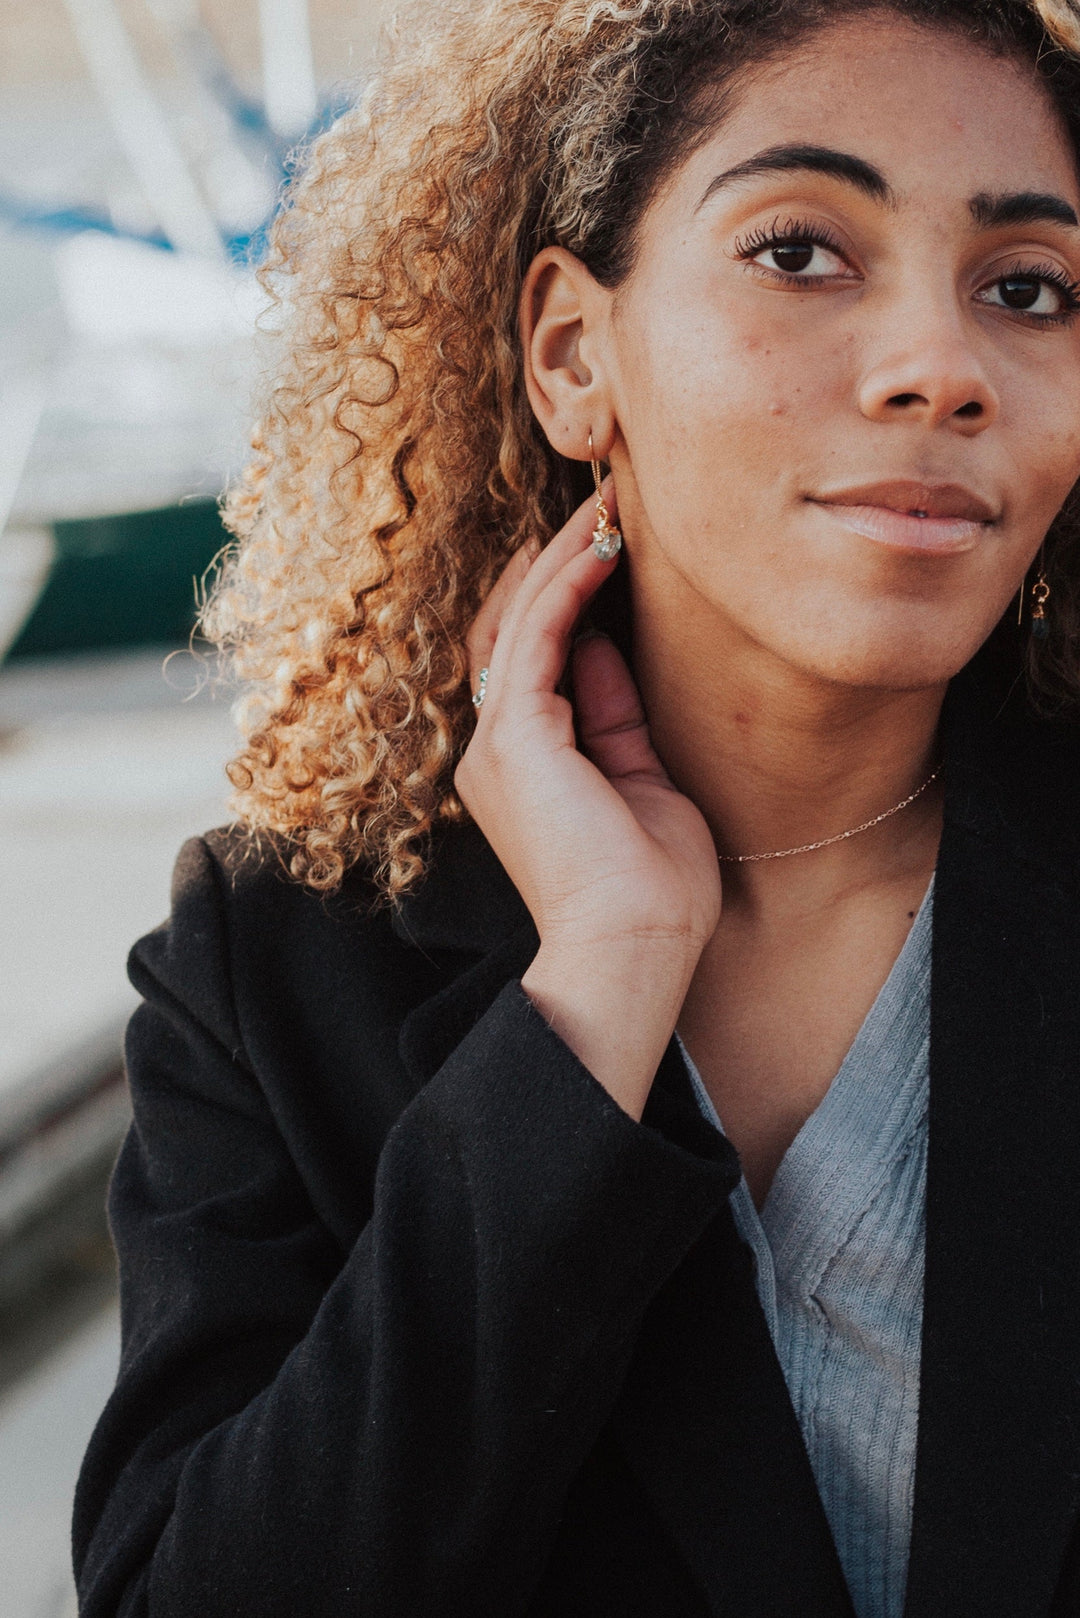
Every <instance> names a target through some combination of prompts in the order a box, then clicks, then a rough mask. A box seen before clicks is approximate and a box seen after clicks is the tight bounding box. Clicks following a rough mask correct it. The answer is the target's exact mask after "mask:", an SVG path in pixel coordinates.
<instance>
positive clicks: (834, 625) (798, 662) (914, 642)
mask: <svg viewBox="0 0 1080 1618" xmlns="http://www.w3.org/2000/svg"><path fill="white" fill-rule="evenodd" d="M859 616H860V615H857V614H855V613H854V612H853V613H851V614H844V613H838V614H836V616H835V618H833V619H832V621H831V622H830V624H829V626H828V629H827V631H826V632H822V633H819V634H816V635H813V636H808V637H806V638H805V639H802V637H800V640H801V644H798V643H796V642H795V641H794V640H789V641H788V642H787V644H786V646H784V647H780V646H777V645H776V644H775V642H774V643H773V645H772V646H771V647H770V649H771V650H773V651H774V652H779V653H780V656H781V657H782V658H783V659H784V661H785V662H788V663H789V664H793V665H795V666H796V667H798V668H800V669H801V670H802V671H803V672H804V673H806V674H808V675H810V676H811V677H812V678H816V679H818V680H823V681H826V682H827V683H828V684H830V685H839V686H845V687H848V688H849V689H850V688H851V687H859V688H862V689H864V690H875V691H915V690H926V689H929V688H931V687H940V686H945V685H947V684H948V682H949V681H950V680H951V679H952V678H953V676H954V675H956V674H959V672H960V670H961V669H962V668H963V667H964V666H965V664H967V663H968V662H970V661H971V659H972V658H973V657H974V656H975V653H976V652H977V651H978V650H979V647H980V646H981V645H982V644H983V642H984V641H985V640H986V639H987V637H988V636H989V635H990V633H991V631H992V630H993V627H994V623H995V622H996V621H997V620H996V618H995V619H994V620H993V621H991V622H990V623H989V624H988V625H987V626H986V627H985V628H984V627H983V626H982V625H979V626H978V627H977V628H973V627H972V625H971V624H970V622H968V623H966V624H965V625H964V626H963V628H962V629H961V628H960V627H958V626H957V624H956V623H955V622H950V621H949V618H948V615H939V614H937V613H934V612H933V611H931V610H928V609H927V607H926V606H925V604H921V605H920V606H919V608H918V611H917V614H916V615H914V621H913V614H912V612H911V610H910V608H909V609H908V610H907V611H906V612H904V613H901V614H900V615H899V621H897V618H896V617H894V616H893V615H892V614H888V615H886V616H885V617H884V618H878V617H876V615H872V616H871V619H870V621H869V622H867V621H866V619H865V616H863V621H862V622H861V623H860V622H859V621H858V620H859ZM838 627H841V628H842V633H837V629H838ZM770 638H771V637H770Z"/></svg>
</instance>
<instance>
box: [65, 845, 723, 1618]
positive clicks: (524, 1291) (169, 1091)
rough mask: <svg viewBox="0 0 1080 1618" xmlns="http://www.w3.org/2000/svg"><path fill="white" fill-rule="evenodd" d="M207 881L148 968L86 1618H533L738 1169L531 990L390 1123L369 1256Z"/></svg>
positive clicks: (158, 944) (88, 1522)
mask: <svg viewBox="0 0 1080 1618" xmlns="http://www.w3.org/2000/svg"><path fill="white" fill-rule="evenodd" d="M198 847H199V848H201V847H202V845H198ZM200 858H201V861H202V864H201V865H200V863H199V860H200ZM193 859H194V861H195V865H196V867H197V869H196V879H195V880H192V879H191V874H190V873H191V865H192V860H193ZM209 867H210V857H209V856H208V855H207V854H206V852H205V849H202V853H201V856H194V855H190V854H189V857H188V868H189V879H188V880H187V881H186V882H185V884H184V888H183V893H182V896H181V897H179V898H178V897H177V896H176V895H175V894H174V908H173V916H172V920H171V922H170V923H169V924H168V925H167V927H165V928H164V929H161V930H159V932H158V934H156V935H155V934H152V935H150V938H149V939H147V940H143V941H142V943H141V944H140V945H139V946H137V947H136V950H135V951H134V953H133V963H132V977H133V981H134V982H135V983H136V986H137V988H138V989H139V990H140V991H141V993H142V995H143V997H144V1003H143V1005H142V1006H141V1007H140V1009H139V1010H138V1011H137V1013H136V1014H135V1017H134V1019H133V1023H132V1026H131V1030H130V1033H129V1041H128V1066H129V1079H130V1084H131V1090H132V1099H133V1106H134V1122H133V1125H132V1128H131V1131H130V1133H129V1136H128V1139H127V1141H126V1143H125V1145H124V1148H123V1150H122V1152H121V1156H120V1159H119V1162H118V1164H117V1168H116V1172H115V1175H114V1179H113V1185H112V1191H111V1197H110V1215H111V1222H112V1228H113V1234H114V1239H115V1242H116V1246H117V1250H118V1253H119V1258H120V1270H121V1308H122V1326H123V1346H122V1355H121V1364H120V1372H119V1377H118V1381H117V1386H116V1390H115V1392H114V1394H113V1396H112V1399H111V1400H110V1403H109V1405H108V1406H107V1408H106V1410H105V1413H104V1415H103V1417H102V1419H101V1421H100V1423H99V1425H98V1428H97V1431H96V1433H95V1435H94V1438H93V1440H92V1443H91V1446H90V1449H89V1452H88V1455H87V1458H86V1461H85V1463H84V1467H83V1473H82V1477H81V1479H80V1484H79V1489H78V1494H77V1499H76V1513H75V1555H76V1570H77V1578H78V1584H79V1591H80V1601H81V1605H80V1612H81V1613H82V1614H83V1615H84V1618H120V1615H123V1618H135V1615H140V1618H143V1615H145V1618H219V1615H220V1618H225V1615H226V1614H229V1615H233V1614H237V1613H251V1614H256V1613H257V1614H258V1615H259V1618H277V1615H280V1618H297V1615H298V1614H301V1613H302V1614H304V1618H341V1615H342V1614H343V1613H346V1612H356V1613H362V1614H370V1615H373V1618H408V1615H413V1614H415V1615H417V1618H419V1615H423V1618H440V1615H449V1614H455V1615H456V1614H458V1613H465V1612H468V1613H469V1614H470V1615H477V1618H479V1615H484V1614H491V1615H493V1618H494V1615H496V1614H497V1615H499V1618H512V1615H514V1614H518V1613H524V1612H526V1611H527V1609H528V1605H529V1601H530V1597H531V1595H532V1593H533V1591H534V1590H535V1588H536V1586H537V1584H538V1582H539V1580H540V1578H541V1576H542V1574H543V1571H544V1567H545V1564H546V1561H547V1558H548V1555H549V1552H550V1546H551V1543H552V1540H553V1537H554V1534H555V1532H556V1529H557V1525H558V1520H559V1512H560V1507H561V1504H562V1501H563V1499H564V1497H565V1495H566V1493H567V1491H568V1488H569V1486H570V1484H571V1482H572V1480H573V1478H574V1476H575V1474H576V1473H577V1472H578V1470H579V1469H580V1467H581V1465H582V1463H583V1461H584V1459H585V1457H586V1456H587V1454H588V1452H589V1450H590V1448H591V1447H592V1445H593V1444H594V1442H595V1440H596V1438H597V1436H598V1434H599V1433H600V1431H601V1429H602V1427H603V1425H604V1423H605V1421H606V1419H607V1417H608V1415H609V1413H610V1410H611V1407H612V1405H613V1403H614V1401H615V1398H616V1396H617V1394H618V1389H619V1383H620V1378H621V1376H622V1374H623V1372H624V1370H625V1367H626V1364H627V1361H628V1359H629V1356H630V1353H631V1351H632V1348H633V1344H634V1340H635V1335H636V1332H637V1329H638V1326H639V1324H640V1321H641V1317H642V1315H643V1313H644V1310H645V1308H646V1307H647V1305H648V1303H649V1301H650V1299H651V1298H652V1297H653V1296H654V1294H655V1293H656V1292H657V1291H658V1290H659V1289H660V1287H661V1286H662V1285H663V1283H664V1282H665V1280H666V1279H667V1278H668V1276H669V1275H670V1274H671V1273H672V1271H673V1270H674V1269H675V1268H676V1267H677V1266H678V1264H679V1263H680V1261H681V1259H682V1258H683V1256H684V1255H685V1254H686V1252H687V1251H688V1249H689V1248H690V1247H691V1246H692V1245H693V1243H694V1242H695V1240H696V1239H697V1237H698V1236H699V1235H700V1234H701V1232H702V1230H703V1229H704V1227H705V1226H706V1224H707V1223H708V1222H709V1221H710V1219H711V1218H712V1217H713V1216H714V1215H715V1213H716V1211H717V1209H718V1208H719V1207H720V1206H721V1205H722V1203H723V1200H724V1199H725V1198H726V1196H727V1194H728V1192H729V1190H730V1189H731V1185H732V1183H733V1180H734V1177H735V1172H734V1171H733V1168H732V1164H731V1161H730V1156H727V1157H725V1156H724V1155H723V1154H721V1155H720V1156H719V1157H718V1158H715V1159H710V1158H708V1157H706V1156H701V1155H698V1154H697V1153H696V1152H694V1151H690V1150H687V1149H685V1148H684V1147H683V1146H681V1145H678V1144H676V1143H675V1142H674V1141H672V1140H671V1139H668V1138H666V1137H665V1136H664V1135H662V1134H660V1133H658V1132H656V1131H655V1130H653V1129H651V1128H649V1127H647V1126H645V1125H643V1124H638V1123H635V1122H633V1121H632V1120H631V1119H630V1118H629V1117H627V1115H626V1114H624V1113H623V1112H622V1111H621V1110H620V1109H619V1108H618V1107H617V1106H616V1105H615V1103H614V1102H612V1101H611V1099H610V1098H609V1096H608V1095H607V1094H606V1092H605V1091H604V1090H603V1089H602V1088H601V1087H600V1086H599V1085H598V1084H597V1083H596V1081H595V1080H594V1079H593V1078H592V1076H591V1075H590V1074H589V1073H588V1072H587V1071H586V1070H585V1069H584V1068H583V1067H582V1066H581V1065H580V1064H579V1063H578V1062H577V1060H576V1058H575V1057H574V1056H573V1054H572V1053H571V1052H570V1051H569V1050H568V1048H567V1047H566V1046H565V1045H563V1044H562V1042H561V1041H560V1040H559V1039H558V1038H557V1037H556V1036H555V1035H554V1034H553V1033H552V1031H551V1030H550V1028H549V1027H548V1026H547V1024H546V1023H545V1022H544V1020H543V1019H542V1017H541V1016H540V1015H539V1014H538V1013H537V1012H536V1011H535V1010H534V1008H533V1007H532V1005H531V1003H530V1001H529V1000H528V998H527V997H526V996H525V995H524V993H523V992H522V989H521V986H520V983H519V982H512V983H510V984H508V985H507V987H506V988H505V989H504V990H503V991H502V992H501V993H500V995H499V996H498V998H497V999H496V1000H495V1002H494V1004H492V1005H491V1007H490V1008H489V1010H488V1011H487V1012H486V1013H485V1014H484V1015H483V1016H482V1017H481V1019H480V1020H479V1022H478V1023H476V1025H475V1026H474V1027H473V1028H472V1030H471V1031H470V1032H469V1033H468V1034H467V1036H466V1037H465V1038H464V1039H463V1040H462V1042H461V1044H460V1045H458V1047H457V1048H456V1049H455V1050H454V1051H453V1052H452V1053H451V1054H450V1056H449V1058H448V1059H447V1060H446V1061H445V1062H444V1064H443V1066H442V1067H441V1068H440V1069H439V1071H438V1072H437V1073H436V1075H435V1077H434V1078H433V1079H432V1080H431V1082H430V1083H429V1084H428V1085H426V1086H425V1087H424V1089H423V1090H422V1091H421V1092H420V1094H419V1095H418V1096H417V1097H416V1099H415V1100H414V1101H413V1102H412V1103H411V1104H410V1105H409V1106H408V1107H407V1108H406V1110H405V1111H404V1112H403V1113H402V1114H401V1115H400V1117H399V1118H398V1120H397V1122H396V1123H395V1125H394V1126H393V1128H392V1129H391V1131H390V1133H389V1135H388V1136H387V1138H386V1140H385V1144H384V1146H383V1148H382V1151H381V1154H380V1155H379V1159H378V1167H377V1172H376V1177H375V1185H374V1188H373V1196H372V1206H373V1213H372V1217H371V1219H370V1221H369V1223H368V1224H367V1226H366V1227H365V1228H364V1230H363V1231H362V1232H361V1234H360V1236H359V1238H358V1239H357V1241H356V1243H355V1246H354V1247H353V1248H352V1250H351V1251H350V1252H348V1253H347V1254H346V1255H345V1257H344V1262H342V1254H341V1252H340V1250H339V1248H338V1247H337V1245H336V1244H335V1242H334V1240H333V1239H332V1238H331V1236H330V1234H329V1232H328V1231H327V1230H326V1229H325V1227H324V1226H323V1225H322V1224H321V1223H320V1221H319V1219H318V1218H317V1216H316V1214H315V1213H314V1211H313V1208H312V1205H311V1203H310V1201H309V1199H308V1197H307V1195H306V1194H305V1191H304V1187H303V1183H302V1180H301V1178H300V1175H299V1173H298V1171H297V1168H296V1165H295V1163H294V1162H293V1160H292V1158H291V1157H290V1154H289V1151H288V1149H287V1146H286V1143H285V1139H284V1137H283V1135H282V1133H281V1131H280V1130H279V1129H278V1128H277V1127H276V1125H275V1121H274V1116H273V1113H272V1110H271V1108H270V1105H269V1103H268V1100H267V1098H266V1095H265V1094H264V1092H263V1090H262V1089H261V1087H260V1084H259V1079H258V1074H257V1073H253V1072H252V1071H250V1068H249V1065H248V1063H247V1060H246V1057H245V1053H244V1050H243V1048H242V1047H241V1043H240V1039H239V1034H238V1031H237V1027H236V1018H235V1012H234V1011H233V1009H232V1007H231V1002H230V997H229V992H228V955H227V948H226V941H225V937H224V933H225V919H224V915H223V910H222V899H221V897H220V895H219V894H218V892H217V885H216V882H215V879H214V878H213V875H212V873H211V871H210V869H209ZM357 1071H358V1074H362V1061H361V1060H360V1057H359V1053H358V1061H357ZM358 1082H359V1081H358Z"/></svg>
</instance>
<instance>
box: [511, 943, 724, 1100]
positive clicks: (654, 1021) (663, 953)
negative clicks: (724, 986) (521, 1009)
mask: <svg viewBox="0 0 1080 1618" xmlns="http://www.w3.org/2000/svg"><path fill="white" fill-rule="evenodd" d="M699 954H700V949H695V948H693V946H688V945H687V944H686V943H685V942H684V941H681V940H671V939H668V938H666V937H664V938H661V939H657V938H653V937H643V938H640V937H639V938H625V937H623V938H619V939H616V940H603V941H597V942H594V943H591V944H589V945H587V946H586V945H581V944H574V945H572V946H571V945H559V946H556V945H552V944H544V945H541V948H540V950H539V952H538V953H537V955H536V957H535V959H534V960H533V962H532V964H531V965H530V967H529V969H528V971H527V972H526V973H525V975H524V977H523V978H522V988H523V989H524V991H525V993H526V994H527V995H528V997H529V999H530V1000H531V1001H532V1002H533V1005H534V1006H535V1007H536V1009H537V1010H538V1011H539V1012H540V1014H541V1016H543V1017H544V1019H545V1020H546V1021H547V1022H548V1024H549V1025H550V1026H551V1028H552V1029H553V1030H554V1032H555V1033H556V1034H557V1035H558V1036H559V1038H560V1039H562V1041H563V1042H564V1044H566V1045H567V1046H569V1048H570V1049H571V1050H572V1051H573V1052H574V1054H575V1055H576V1056H577V1058H578V1060H579V1061H580V1062H581V1063H582V1065H583V1066H584V1067H587V1068H588V1069H589V1071H590V1073H592V1075H593V1077H594V1078H595V1079H596V1080H597V1081H598V1083H600V1084H601V1085H602V1086H603V1087H604V1089H605V1090H607V1092H608V1094H609V1095H610V1096H611V1097H612V1099H613V1100H615V1101H616V1102H617V1103H618V1104H619V1106H621V1107H622V1108H623V1110H624V1111H625V1112H627V1113H629V1114H630V1116H631V1117H632V1118H635V1119H640V1117H641V1114H642V1112H643V1110H644V1107H645V1102H646V1100H647V1099H648V1095H649V1090H650V1089H651V1087H652V1081H653V1078H654V1076H655V1074H656V1070H657V1068H658V1067H659V1065H660V1060H661V1058H662V1056H663V1054H664V1051H665V1049H666V1047H667V1044H668V1041H669V1040H670V1038H671V1035H672V1032H673V1031H674V1028H675V1024H676V1022H677V1020H678V1017H679V1012H680V1011H681V1009H682V1003H683V1000H684V998H685V995H686V991H687V989H688V988H689V985H690V979H691V978H692V976H693V973H694V968H695V967H696V965H697V960H698V956H699Z"/></svg>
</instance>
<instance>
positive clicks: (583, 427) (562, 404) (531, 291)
mask: <svg viewBox="0 0 1080 1618" xmlns="http://www.w3.org/2000/svg"><path fill="white" fill-rule="evenodd" d="M609 297H610V294H608V293H607V292H606V291H605V289H604V288H603V287H600V286H599V285H598V284H597V282H596V281H595V280H594V279H593V277H592V275H590V273H589V271H588V270H587V269H586V268H585V266H584V264H582V263H581V261H580V260H579V259H577V258H575V257H574V255H573V254H572V253H568V252H567V251H566V250H565V249H564V248H561V247H548V248H545V249H544V251H543V252H542V253H540V254H538V255H537V257H536V258H535V259H534V260H533V262H532V264H531V265H530V267H529V271H528V273H527V275H526V277H525V283H524V286H523V287H522V293H521V304H520V310H519V329H520V332H521V344H522V355H523V360H524V365H525V386H526V390H527V392H528V395H529V403H530V404H531V405H532V408H533V411H534V413H535V415H536V418H537V420H538V421H539V422H540V425H541V426H542V427H543V429H544V431H545V433H546V434H547V437H548V440H549V442H550V443H551V445H552V447H553V448H554V449H556V450H558V452H559V453H560V454H561V455H565V456H567V457H568V458H569V459H571V460H588V459H589V452H588V436H589V433H590V431H591V432H592V433H593V435H594V438H595V441H596V443H597V444H598V445H602V444H603V443H604V442H605V440H607V441H609V440H610V438H611V436H612V434H613V428H614V421H613V415H612V410H611V404H610V401H609V399H608V390H607V387H606V385H605V380H604V375H603V356H602V335H601V331H600V328H601V327H602V325H603V323H604V314H605V306H606V300H607V299H608V298H609Z"/></svg>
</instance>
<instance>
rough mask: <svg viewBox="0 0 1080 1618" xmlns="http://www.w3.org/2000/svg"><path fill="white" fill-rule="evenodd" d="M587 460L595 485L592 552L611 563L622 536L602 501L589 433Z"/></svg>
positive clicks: (602, 489) (602, 493)
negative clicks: (590, 464) (594, 522)
mask: <svg viewBox="0 0 1080 1618" xmlns="http://www.w3.org/2000/svg"><path fill="white" fill-rule="evenodd" d="M589 459H590V461H591V462H592V475H593V482H594V483H595V484H596V527H595V528H594V529H593V537H592V542H593V550H594V551H595V552H596V554H597V556H598V557H599V558H600V560H601V561H602V562H613V561H614V560H615V558H616V556H618V554H619V552H620V551H621V550H622V534H621V533H620V532H619V530H618V529H617V528H616V527H615V526H614V524H613V523H612V521H611V516H610V513H609V512H608V508H607V503H606V501H605V500H604V479H603V475H602V473H601V471H600V462H599V461H598V460H597V459H596V455H595V453H594V451H593V436H592V431H591V429H590V432H589Z"/></svg>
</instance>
